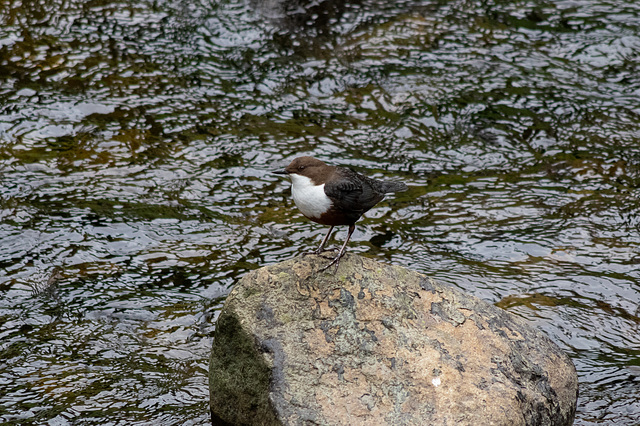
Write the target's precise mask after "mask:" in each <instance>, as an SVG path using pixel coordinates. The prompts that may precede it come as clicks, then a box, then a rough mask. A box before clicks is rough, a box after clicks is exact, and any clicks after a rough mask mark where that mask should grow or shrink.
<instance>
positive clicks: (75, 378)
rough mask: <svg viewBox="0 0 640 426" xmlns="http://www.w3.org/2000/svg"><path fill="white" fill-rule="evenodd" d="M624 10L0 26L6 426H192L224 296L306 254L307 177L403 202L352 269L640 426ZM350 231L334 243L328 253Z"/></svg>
mask: <svg viewBox="0 0 640 426" xmlns="http://www.w3.org/2000/svg"><path fill="white" fill-rule="evenodd" d="M639 56H640V5H639V4H637V3H635V2H626V1H613V0H571V1H569V0H566V1H541V0H529V1H511V0H510V1H506V0H495V1H482V0H468V1H463V0H457V1H446V0H433V1H415V2H414V1H404V2H377V1H366V0H362V1H356V2H354V3H351V4H342V3H332V2H329V1H327V2H319V4H318V2H315V3H314V5H313V6H308V5H305V4H293V2H291V1H290V2H278V1H276V0H266V1H264V2H250V0H240V1H223V2H211V3H208V2H206V1H202V0H201V1H199V2H191V1H190V2H187V1H183V2H180V1H171V2H169V1H165V0H159V1H158V0H156V1H147V0H141V1H135V2H130V1H128V0H124V1H120V2H117V1H110V0H104V1H74V0H70V1H59V0H40V1H37V2H26V1H24V2H21V1H19V0H8V1H5V2H3V3H2V4H1V5H0V338H1V340H0V385H1V386H0V389H1V390H0V422H1V423H3V424H20V425H23V424H50V425H65V424H96V425H109V424H112V425H125V424H126V425H131V424H140V425H142V424H163V425H183V424H206V423H208V422H209V414H208V406H207V403H208V388H207V364H208V360H207V357H208V353H209V348H210V344H211V332H212V330H213V325H212V323H213V320H214V319H215V317H216V315H217V312H218V311H219V309H220V308H221V306H222V303H223V301H224V297H225V295H226V294H227V293H228V292H229V291H230V287H231V286H232V285H233V283H234V282H236V281H237V279H238V278H239V277H241V276H242V275H243V274H245V273H246V272H247V271H249V270H252V269H255V268H258V267H261V266H263V265H267V264H271V263H274V262H279V261H282V260H285V259H289V258H291V257H292V256H294V255H296V254H297V253H300V252H301V251H304V250H306V249H308V248H310V247H314V246H315V245H316V244H318V241H319V239H320V237H321V235H322V234H323V233H324V232H325V229H323V228H322V227H320V226H318V225H316V224H313V223H310V222H308V221H307V220H305V219H304V218H303V217H302V216H301V215H300V213H298V212H297V210H296V209H295V208H294V206H293V203H292V201H291V199H290V190H289V183H287V182H286V181H283V180H282V179H280V178H278V176H276V175H273V174H270V173H269V171H270V170H273V169H275V168H277V167H281V166H283V165H284V164H286V163H287V162H288V161H289V160H290V159H291V158H293V157H295V156H297V155H300V154H312V155H314V156H317V157H319V158H321V159H323V160H326V161H328V162H330V163H332V164H340V165H348V166H351V167H354V168H356V169H358V170H365V169H368V170H369V173H370V174H372V175H373V176H376V177H379V178H382V177H385V178H398V179H402V180H404V181H405V182H407V183H408V184H409V186H410V190H409V191H408V192H405V193H400V194H396V195H395V196H393V197H391V198H389V199H388V200H386V201H384V202H383V203H381V204H379V205H378V206H377V207H376V208H375V209H373V210H372V211H370V212H369V213H368V215H367V217H366V218H365V219H363V220H362V221H361V222H360V223H359V224H358V227H357V229H356V233H355V234H354V238H353V240H352V243H351V246H350V250H351V251H354V252H361V253H364V255H366V256H370V257H373V258H376V259H380V260H383V261H386V262H393V263H396V264H400V265H405V266H407V267H410V268H413V269H416V270H418V271H420V272H423V273H425V274H428V275H430V276H433V277H434V278H436V279H438V280H440V281H442V282H446V283H450V284H453V285H455V286H457V287H459V288H461V289H463V290H465V291H467V292H469V293H472V294H474V295H476V296H479V297H481V298H483V299H484V300H487V301H489V302H492V303H496V304H497V305H498V306H501V307H502V308H504V309H507V310H508V311H510V312H512V313H514V314H516V315H519V316H521V317H523V318H525V319H526V320H527V321H529V322H530V323H531V324H532V325H534V326H537V327H540V328H541V329H543V330H544V331H545V332H547V333H548V334H549V335H550V337H551V338H552V339H553V340H554V341H555V342H557V343H558V344H559V345H560V346H561V347H562V348H563V349H564V350H565V351H566V352H567V353H568V354H569V355H570V356H571V358H572V359H573V361H574V363H575V365H576V367H577V369H578V373H579V378H580V398H579V405H578V413H577V419H576V424H579V425H592V424H616V425H637V424H638V422H640V420H639V419H640V308H639V306H640V272H639V271H640V252H639V249H640V235H639V224H640V219H638V209H639V206H640V203H639V201H638V199H639V196H640V189H639V185H640V102H639V99H640V65H639V64H640V57H639ZM345 235H346V232H345V230H341V231H340V232H338V234H337V236H336V239H337V240H338V241H342V240H343V239H344V237H345Z"/></svg>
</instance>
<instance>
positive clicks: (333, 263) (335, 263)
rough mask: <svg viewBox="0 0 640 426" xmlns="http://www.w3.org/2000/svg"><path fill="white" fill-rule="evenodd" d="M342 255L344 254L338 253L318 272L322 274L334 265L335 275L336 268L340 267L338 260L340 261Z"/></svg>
mask: <svg viewBox="0 0 640 426" xmlns="http://www.w3.org/2000/svg"><path fill="white" fill-rule="evenodd" d="M343 255H344V253H338V255H337V256H336V257H335V258H334V259H333V260H332V261H331V262H330V263H329V264H328V265H327V266H323V267H322V268H320V270H319V271H318V272H324V271H326V270H327V269H329V268H330V267H331V266H333V265H336V269H334V270H333V273H334V274H335V273H336V272H338V266H340V259H342V256H343ZM322 257H325V256H322Z"/></svg>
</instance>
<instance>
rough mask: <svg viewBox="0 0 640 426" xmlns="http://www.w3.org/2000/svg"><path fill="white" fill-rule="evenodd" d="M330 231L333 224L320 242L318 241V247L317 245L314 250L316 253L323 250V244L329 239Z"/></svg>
mask: <svg viewBox="0 0 640 426" xmlns="http://www.w3.org/2000/svg"><path fill="white" fill-rule="evenodd" d="M331 231H333V226H332V227H331V228H329V232H327V235H325V236H324V238H323V239H322V242H321V243H320V247H318V248H317V249H316V251H315V253H316V254H320V253H322V252H323V251H324V245H325V244H327V241H329V236H330V235H331Z"/></svg>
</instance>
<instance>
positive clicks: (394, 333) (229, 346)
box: [209, 255, 577, 426]
mask: <svg viewBox="0 0 640 426" xmlns="http://www.w3.org/2000/svg"><path fill="white" fill-rule="evenodd" d="M325 263H326V260H325V259H322V258H319V257H316V256H307V257H300V258H296V259H292V260H290V261H287V262H283V263H280V264H276V265H271V266H268V267H265V268H261V269H258V270H256V271H253V272H251V273H249V274H247V275H246V276H245V277H244V278H243V279H242V280H241V281H240V282H239V283H238V284H237V285H236V286H235V287H234V289H233V291H232V292H231V294H230V295H229V297H228V298H227V301H226V303H225V306H224V309H223V311H222V313H221V314H220V317H219V319H218V323H217V328H216V332H215V337H214V343H213V351H212V356H211V365H210V372H209V377H210V388H211V389H210V390H211V409H212V415H213V420H214V424H224V423H227V424H248V425H272V424H274V425H275V424H285V425H301V424H309V425H315V424H318V425H376V426H378V425H383V424H387V425H509V426H516V425H570V424H572V422H573V416H574V413H575V405H576V398H577V376H576V372H575V368H574V366H573V364H572V363H571V361H570V360H569V358H568V357H567V356H566V355H565V354H564V353H563V352H561V351H560V349H559V348H558V347H557V346H556V345H555V344H553V343H552V342H551V341H550V340H549V339H548V338H547V337H546V336H545V335H544V334H543V333H542V332H540V331H538V330H536V329H533V328H532V327H530V326H528V325H527V324H525V323H524V322H523V321H522V320H520V319H518V318H517V317H515V316H512V315H511V314H509V313H507V312H505V311H503V310H501V309H499V308H496V307H494V306H492V305H490V304H487V303H485V302H483V301H481V300H479V299H477V298H474V297H471V296H468V295H465V294H464V293H462V292H460V291H459V290H456V289H453V288H451V287H448V286H445V285H442V284H438V283H436V282H435V281H433V280H431V279H429V278H427V277H425V276H423V275H421V274H418V273H417V272H414V271H411V270H408V269H405V268H402V267H398V266H391V265H386V264H382V263H379V262H376V261H374V260H371V259H367V258H363V257H360V256H357V255H348V256H346V257H345V258H343V260H342V262H341V264H340V268H339V270H338V272H337V274H336V275H333V274H332V273H328V272H323V273H317V272H315V271H317V270H318V269H319V268H320V267H321V266H322V265H324V264H325ZM330 270H331V271H332V270H333V268H331V269H330Z"/></svg>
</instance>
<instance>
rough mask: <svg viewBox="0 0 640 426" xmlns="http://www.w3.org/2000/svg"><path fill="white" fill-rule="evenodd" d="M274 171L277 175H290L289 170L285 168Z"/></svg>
mask: <svg viewBox="0 0 640 426" xmlns="http://www.w3.org/2000/svg"><path fill="white" fill-rule="evenodd" d="M272 173H275V174H277V175H288V174H289V172H288V171H286V170H284V169H283V170H274V171H273V172H272Z"/></svg>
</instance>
